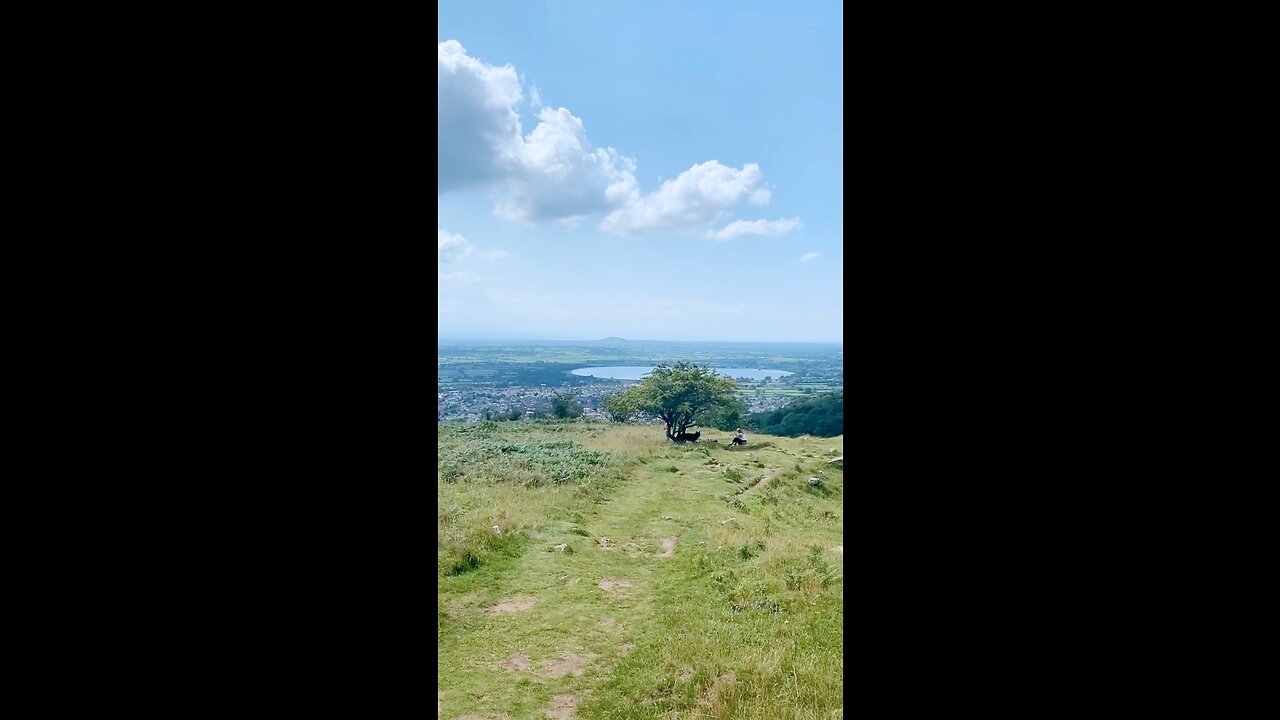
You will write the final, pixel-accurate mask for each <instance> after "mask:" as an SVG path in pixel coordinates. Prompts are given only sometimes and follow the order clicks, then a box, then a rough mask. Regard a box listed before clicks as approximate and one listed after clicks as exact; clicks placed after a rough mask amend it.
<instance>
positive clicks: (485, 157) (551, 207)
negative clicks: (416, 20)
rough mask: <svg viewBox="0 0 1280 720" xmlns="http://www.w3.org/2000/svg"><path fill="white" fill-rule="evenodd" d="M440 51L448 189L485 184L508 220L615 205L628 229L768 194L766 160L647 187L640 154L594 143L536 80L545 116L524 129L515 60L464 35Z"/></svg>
mask: <svg viewBox="0 0 1280 720" xmlns="http://www.w3.org/2000/svg"><path fill="white" fill-rule="evenodd" d="M436 55H437V72H438V76H439V90H438V93H439V94H438V95H437V98H436V99H437V108H438V110H437V113H438V121H439V123H438V128H439V129H438V133H437V145H438V148H437V149H438V150H439V164H438V168H437V178H438V180H439V184H440V185H439V187H440V193H442V194H443V193H445V192H450V191H454V190H459V189H465V188H477V189H483V190H484V191H486V192H487V193H489V194H490V196H491V197H492V199H493V201H494V213H495V214H496V215H498V216H499V217H503V218H506V219H508V220H523V221H532V222H553V221H554V222H568V223H574V222H581V220H582V219H583V218H584V217H585V216H587V215H591V214H594V213H608V215H607V217H605V219H604V221H603V222H602V223H601V227H602V228H604V229H605V230H610V231H613V232H616V233H623V234H625V233H633V232H642V231H645V230H678V231H697V230H702V229H705V228H706V226H707V225H708V224H710V223H712V222H714V221H715V220H717V219H718V218H719V217H721V215H722V214H723V213H725V212H727V211H728V210H729V209H730V208H732V207H734V206H736V205H738V204H740V203H743V202H751V203H754V204H756V205H763V204H765V203H768V202H769V199H770V197H771V193H770V191H769V190H767V189H765V188H763V187H760V184H761V181H762V176H761V173H760V168H759V166H758V165H755V164H752V163H748V164H744V165H743V166H742V168H741V169H735V168H732V167H727V166H724V165H721V164H720V163H719V162H717V161H715V160H711V161H709V162H705V163H702V164H699V165H694V166H693V167H692V168H690V169H689V170H686V171H685V172H683V173H681V174H680V175H679V177H677V178H675V179H674V180H668V181H666V182H664V183H662V184H661V186H660V187H659V188H658V190H656V191H655V192H652V193H650V194H648V195H642V194H641V192H640V186H639V184H638V183H637V182H636V178H635V172H636V163H635V161H634V160H632V159H631V158H629V157H626V156H624V155H622V154H621V153H619V152H618V151H617V150H615V149H614V148H611V147H596V146H594V145H592V144H591V142H590V141H589V140H588V139H587V134H586V128H585V126H584V124H583V122H582V119H581V118H578V117H575V116H574V115H573V113H571V112H570V111H569V110H568V109H566V108H563V107H562V108H549V107H543V106H542V95H541V93H540V92H539V91H538V88H537V86H536V85H535V86H533V87H532V88H531V89H530V104H531V106H532V108H533V109H534V110H536V111H537V112H538V124H537V125H536V126H535V127H534V129H533V130H532V131H531V132H529V133H528V134H524V131H523V128H522V125H521V121H520V116H519V113H518V112H517V111H516V107H517V106H518V105H519V103H520V102H521V101H522V100H523V97H524V94H523V92H522V90H521V87H522V80H523V79H522V77H521V76H519V75H517V73H516V70H515V68H514V67H512V66H511V65H504V66H502V67H495V66H493V65H489V64H487V63H485V62H483V61H481V60H479V59H477V58H473V57H470V56H469V55H467V51H466V49H465V48H463V47H462V45H461V44H460V43H459V42H458V41H456V40H446V41H445V42H442V43H438V44H437V51H436Z"/></svg>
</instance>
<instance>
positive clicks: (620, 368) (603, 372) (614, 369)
mask: <svg viewBox="0 0 1280 720" xmlns="http://www.w3.org/2000/svg"><path fill="white" fill-rule="evenodd" d="M711 369H712V370H715V371H716V372H718V373H720V374H721V375H728V376H729V377H731V378H750V379H752V380H763V379H765V378H766V377H771V378H774V379H775V380H776V379H778V378H780V377H785V376H787V375H790V374H791V373H789V372H787V371H786V370H762V369H761V368H711ZM651 372H653V366H652V365H610V366H608V367H588V368H578V369H577V370H573V371H572V373H573V374H574V375H581V376H583V377H597V378H609V379H611V380H639V379H641V378H643V377H644V376H645V375H648V374H649V373H651Z"/></svg>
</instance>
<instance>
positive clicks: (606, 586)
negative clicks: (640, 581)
mask: <svg viewBox="0 0 1280 720" xmlns="http://www.w3.org/2000/svg"><path fill="white" fill-rule="evenodd" d="M629 587H631V583H629V582H627V581H626V580H601V581H600V589H601V590H603V591H605V592H614V589H615V588H629Z"/></svg>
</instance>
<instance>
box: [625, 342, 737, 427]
mask: <svg viewBox="0 0 1280 720" xmlns="http://www.w3.org/2000/svg"><path fill="white" fill-rule="evenodd" d="M740 406H741V401H740V400H738V393H737V385H735V384H734V382H733V380H732V379H731V378H728V377H725V376H723V375H719V374H717V373H716V372H715V371H714V370H712V369H711V368H709V367H699V366H697V365H694V364H692V363H688V362H684V361H681V362H678V363H676V364H675V365H674V366H671V365H667V364H666V363H663V364H661V365H659V366H658V367H656V368H654V369H653V372H652V373H650V374H649V375H648V376H647V377H645V378H644V379H643V380H641V381H640V382H639V383H637V384H635V385H633V386H631V387H630V388H628V389H627V390H626V392H622V393H619V394H617V395H613V396H611V397H609V398H608V400H606V404H605V408H606V409H607V410H609V412H610V413H612V414H613V415H614V417H617V416H618V415H619V414H623V413H625V414H626V415H628V416H629V415H631V414H633V413H635V412H640V411H643V412H647V413H649V414H651V415H657V416H658V417H660V418H662V419H663V420H665V421H666V423H667V439H669V440H674V439H676V436H677V435H679V434H680V433H682V432H684V431H685V430H686V429H687V428H688V427H689V426H691V425H695V424H697V423H695V422H694V420H695V419H696V418H698V417H699V414H701V415H703V416H705V417H707V418H710V417H712V416H713V415H716V414H724V413H725V412H726V411H728V412H733V411H738V412H739V413H740V412H741V407H740Z"/></svg>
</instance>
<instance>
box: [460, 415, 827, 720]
mask: <svg viewBox="0 0 1280 720" xmlns="http://www.w3.org/2000/svg"><path fill="white" fill-rule="evenodd" d="M482 425H483V424H480V425H470V426H459V425H441V426H440V430H439V432H438V436H437V437H438V445H439V450H440V456H441V458H442V460H441V463H442V465H443V464H444V463H445V462H452V463H454V464H456V465H458V467H459V469H458V470H457V471H456V472H454V473H453V474H452V475H451V477H450V478H449V479H448V480H446V478H445V472H444V468H443V467H442V468H441V469H440V472H439V473H438V475H437V493H438V499H439V501H440V508H441V510H440V511H439V517H438V527H437V532H438V536H437V545H438V555H437V640H438V650H437V681H438V687H439V688H440V696H439V697H438V703H439V706H440V712H439V715H440V717H443V718H459V717H463V716H467V715H470V716H474V717H477V718H498V717H506V718H509V719H511V720H515V719H516V718H542V717H546V714H545V713H546V711H547V710H548V709H549V707H550V703H551V699H552V697H555V696H566V695H572V696H573V697H574V700H575V701H576V705H577V712H576V717H580V718H619V719H628V718H635V719H640V718H663V719H666V718H719V719H727V718H735V719H740V720H747V719H759V720H764V719H766V718H768V719H771V720H772V719H775V718H797V719H800V718H805V719H807V718H815V719H816V718H832V717H842V716H843V707H844V695H843V660H842V652H843V624H844V619H843V614H842V601H843V593H844V590H843V573H844V570H843V568H844V565H843V553H842V552H841V551H837V550H833V548H835V547H837V546H842V544H843V540H842V537H843V517H844V513H843V506H842V499H843V485H844V482H843V471H842V470H840V469H839V468H835V467H832V466H830V465H828V464H827V463H826V459H827V458H828V457H830V452H831V449H833V448H834V449H836V450H837V451H838V452H839V453H840V454H843V447H844V439H843V437H839V438H780V437H773V436H758V435H753V436H752V442H751V444H749V445H747V446H746V447H743V448H734V449H733V450H729V449H727V448H725V447H723V446H720V447H717V446H716V445H715V444H707V443H697V444H689V445H674V444H672V443H669V442H667V441H666V440H665V439H663V437H662V432H661V430H659V429H657V428H654V427H638V426H627V425H604V424H590V423H554V422H545V423H521V424H518V425H516V424H503V425H502V427H500V428H497V427H494V428H489V429H483V428H481V426H482ZM757 441H758V442H757ZM501 448H506V449H505V450H504V449H501ZM450 459H451V460H450ZM673 469H674V471H673ZM558 471H559V475H557V474H556V473H557V472H558ZM731 473H732V475H731ZM535 476H540V477H539V479H537V480H536V481H532V482H531V481H530V478H531V477H535ZM734 477H736V479H738V480H740V481H741V482H736V483H734V484H732V485H730V484H726V479H727V478H734ZM761 477H768V478H769V482H767V483H765V484H763V485H760V486H758V487H753V486H754V485H755V483H756V481H757V480H758V479H759V478H761ZM809 477H820V478H822V481H823V487H822V488H820V489H819V488H813V487H811V486H809V485H808V484H807V480H808V478H809ZM557 478H558V479H557ZM819 490H822V491H826V492H825V493H823V492H819ZM493 525H498V526H499V528H500V530H501V533H498V532H495V531H494V530H493V529H492V527H491V526H493ZM672 537H674V538H676V539H677V544H676V547H675V552H674V555H673V556H671V557H658V555H659V554H660V553H662V551H663V546H662V542H663V539H664V538H672ZM600 538H607V539H608V540H607V544H608V545H610V546H611V549H602V548H601V545H600ZM561 545H563V546H564V548H563V549H557V546H561ZM459 568H461V570H459ZM603 580H613V581H623V582H626V583H630V587H621V586H617V587H612V588H611V589H610V590H608V591H606V590H604V589H602V588H601V587H600V583H601V581H603ZM530 601H531V602H532V604H531V605H529V606H528V607H527V609H523V610H519V611H515V612H510V613H501V614H494V613H492V612H490V611H489V608H492V607H494V606H496V605H498V604H499V603H504V602H524V603H528V602H530ZM518 656H519V657H518ZM513 658H516V659H519V660H521V662H520V663H518V664H512V665H511V666H512V667H521V668H524V669H516V670H506V669H503V668H502V667H501V663H503V662H504V661H507V662H508V663H513V661H512V659H513ZM523 659H527V667H526V666H525V663H524V660H523ZM579 661H580V665H577V672H580V673H581V674H573V673H569V674H563V675H562V676H559V677H557V675H558V674H559V672H560V671H559V670H557V665H556V663H568V664H569V665H574V664H576V663H579Z"/></svg>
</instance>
